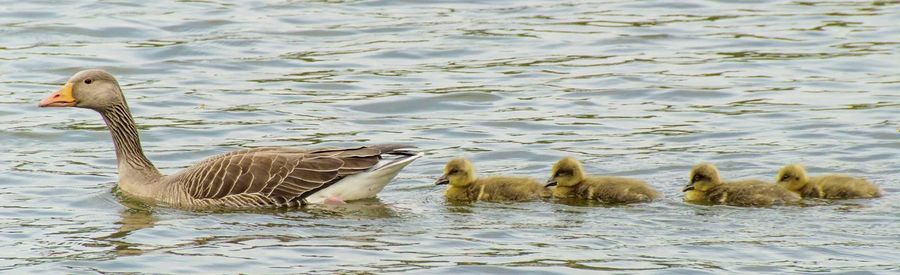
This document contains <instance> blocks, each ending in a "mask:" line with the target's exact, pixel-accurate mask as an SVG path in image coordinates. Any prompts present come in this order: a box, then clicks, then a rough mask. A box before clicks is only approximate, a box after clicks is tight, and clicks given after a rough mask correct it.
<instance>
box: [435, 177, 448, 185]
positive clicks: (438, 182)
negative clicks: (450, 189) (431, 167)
mask: <svg viewBox="0 0 900 275" xmlns="http://www.w3.org/2000/svg"><path fill="white" fill-rule="evenodd" d="M449 183H450V180H449V179H447V175H443V176H441V178H439V179H437V180H436V181H434V185H444V184H449Z"/></svg>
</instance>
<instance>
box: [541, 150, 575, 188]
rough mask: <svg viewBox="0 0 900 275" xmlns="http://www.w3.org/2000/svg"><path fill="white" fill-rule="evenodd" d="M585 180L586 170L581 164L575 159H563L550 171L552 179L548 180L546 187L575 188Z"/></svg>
mask: <svg viewBox="0 0 900 275" xmlns="http://www.w3.org/2000/svg"><path fill="white" fill-rule="evenodd" d="M582 180H584V168H583V167H581V162H580V161H578V160H577V159H575V158H573V157H563V158H562V159H560V160H559V161H557V162H556V164H554V165H553V168H552V169H551V170H550V178H549V179H547V185H546V187H550V186H561V187H570V186H575V185H577V184H578V183H580V182H581V181H582Z"/></svg>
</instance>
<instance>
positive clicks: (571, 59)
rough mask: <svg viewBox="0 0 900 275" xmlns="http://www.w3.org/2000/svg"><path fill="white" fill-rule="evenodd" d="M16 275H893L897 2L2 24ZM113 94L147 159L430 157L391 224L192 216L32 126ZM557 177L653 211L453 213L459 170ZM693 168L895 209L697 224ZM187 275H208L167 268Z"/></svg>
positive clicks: (22, 18)
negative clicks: (688, 193)
mask: <svg viewBox="0 0 900 275" xmlns="http://www.w3.org/2000/svg"><path fill="white" fill-rule="evenodd" d="M0 7H2V8H0V36H2V37H3V38H4V39H0V60H2V62H0V95H2V96H0V119H2V121H3V123H4V127H0V168H5V169H3V170H2V171H0V219H2V221H3V222H2V223H0V236H2V237H0V246H2V247H4V248H6V249H4V250H0V270H2V271H7V272H13V273H89V272H91V273H93V272H104V273H105V272H129V273H130V272H154V273H157V272H158V273H237V272H240V273H327V274H332V273H366V272H410V273H423V272H429V273H461V272H470V273H512V272H545V273H577V272H583V271H601V272H603V271H606V272H624V273H630V272H654V273H667V274H669V273H697V272H714V273H722V272H727V273H761V272H767V273H785V272H855V271H872V272H889V271H896V269H897V266H896V259H898V258H900V254H898V252H897V251H896V247H898V246H900V241H898V240H900V233H898V232H900V216H897V214H896V213H897V212H898V210H900V209H898V208H900V204H898V203H897V201H900V200H898V195H897V194H900V182H898V180H897V175H898V174H900V161H898V160H900V139H898V134H900V124H898V121H897V114H898V111H900V94H898V93H897V90H898V89H900V77H898V74H897V73H896V69H897V68H898V67H900V58H898V55H900V53H898V51H900V48H898V47H897V46H898V45H900V41H898V40H897V39H896V37H900V29H898V27H897V24H896V22H900V10H898V9H900V3H898V2H896V1H874V2H873V1H855V2H846V1H844V2H817V1H801V2H796V1H794V2H791V1H769V2H766V3H764V4H760V3H744V2H735V1H724V2H723V1H710V2H686V3H681V2H671V1H668V2H667V1H644V2H634V1H620V2H608V1H607V2H596V1H595V2H560V1H524V2H523V1H501V2H497V1H468V2H465V3H462V2H458V3H424V2H410V1H390V0H387V1H324V2H319V1H306V2H294V1H287V2H278V1H276V2H272V1H269V2H265V3H262V2H260V3H218V2H214V1H179V2H171V3H170V2H160V3H155V2H147V3H126V2H122V3H113V2H90V1H71V2H64V3H53V4H52V5H51V4H49V3H46V2H34V1H17V2H9V3H2V4H0ZM93 67H101V68H105V69H108V70H110V71H111V72H113V73H114V74H115V75H116V76H118V77H119V81H120V83H121V84H122V87H123V89H124V90H125V93H126V96H127V98H128V100H129V105H130V106H131V108H132V111H133V112H134V116H135V119H136V121H137V122H138V124H139V125H140V130H141V131H142V132H141V140H142V141H143V142H144V148H145V151H146V152H147V153H148V155H149V157H150V159H152V160H154V161H155V162H156V165H157V166H158V167H161V169H163V170H164V171H165V172H169V173H171V172H174V171H177V170H178V169H181V168H183V167H186V166H188V165H190V164H191V163H194V162H196V161H198V160H200V159H203V158H204V157H207V156H210V155H213V154H217V153H221V152H225V151H228V150H234V149H239V148H247V147H260V146H296V147H302V146H313V145H316V146H319V145H321V146H343V145H355V144H359V143H377V142H404V143H412V144H415V145H417V146H419V147H421V148H423V149H425V150H426V153H427V156H426V157H424V158H422V159H419V160H417V161H416V162H415V163H413V164H411V165H410V166H409V167H408V168H407V169H406V170H405V171H404V172H403V173H402V174H401V175H400V176H399V177H398V179H397V180H396V182H395V183H393V184H391V185H389V186H388V187H387V188H386V189H385V191H384V192H382V193H381V194H380V195H379V198H378V199H376V200H367V201H360V202H353V203H350V204H346V205H339V206H313V207H309V208H307V209H301V210H288V209H282V210H265V211H228V212H223V211H218V212H217V211H209V212H190V211H182V210H177V209H168V208H160V207H154V206H151V205H143V204H140V203H137V202H133V201H130V200H129V199H128V198H126V197H123V196H118V195H116V192H115V191H113V192H110V190H111V188H112V186H113V185H114V182H115V181H116V174H115V171H116V163H115V160H114V153H113V151H112V144H111V142H110V140H109V133H108V132H107V131H106V129H105V127H104V125H103V123H102V121H101V120H100V117H99V116H98V115H97V114H95V113H93V112H91V111H88V110H79V109H38V108H36V107H35V105H36V103H37V101H38V100H39V99H40V98H42V97H43V96H45V95H46V94H48V93H49V92H51V91H55V90H56V89H58V88H59V86H60V85H61V84H62V82H64V81H65V80H66V79H67V78H68V77H69V76H71V74H72V73H74V72H76V71H79V70H81V69H84V68H93ZM562 155H572V156H575V157H577V158H579V159H582V160H583V161H584V163H585V165H586V168H587V170H588V171H589V172H591V173H597V174H610V175H621V176H631V177H636V178H640V179H643V180H645V181H647V182H649V183H651V184H652V185H654V186H655V187H657V189H659V190H661V191H662V192H663V194H664V198H663V199H661V200H659V201H656V202H653V203H647V204H637V205H624V206H623V205H606V204H601V203H592V202H570V201H536V202H528V203H515V204H511V203H485V202H477V203H465V204H459V203H450V202H446V201H444V200H443V197H442V195H443V191H444V188H443V187H440V186H433V185H431V183H432V182H433V181H434V179H435V178H436V177H437V176H439V174H440V170H441V168H442V167H443V165H444V164H445V163H446V161H447V159H449V158H451V157H455V156H466V157H469V158H470V159H472V160H473V161H474V162H476V163H477V164H478V166H479V169H480V171H479V173H480V174H485V175H487V174H492V173H509V174H521V175H529V176H533V177H538V178H545V177H546V176H547V173H548V170H549V167H550V165H551V164H552V163H554V162H555V161H556V160H558V159H559V157H560V156H562ZM699 161H709V162H714V163H716V164H718V166H719V167H720V168H721V169H722V174H723V177H726V178H745V177H746V178H760V179H772V178H773V177H774V176H775V172H776V170H777V168H779V167H781V166H782V165H783V164H785V163H787V162H801V163H804V164H806V166H807V167H808V168H809V170H810V172H811V173H813V174H818V173H826V172H834V171H838V172H845V173H852V174H857V175H861V176H865V177H867V178H869V179H870V180H871V181H873V182H875V183H876V184H879V185H881V186H882V187H883V188H884V190H885V191H886V194H887V195H886V197H885V198H882V199H878V200H851V201H819V200H810V201H806V202H804V204H803V205H801V206H776V207H769V208H753V209H747V208H738V207H730V206H714V207H713V206H704V205H694V204H686V203H683V202H682V201H681V192H680V188H681V187H682V186H684V184H685V182H686V181H687V179H686V177H687V173H688V170H689V169H690V167H691V166H692V165H693V164H695V163H697V162H699ZM171 263H191V264H189V265H188V264H171Z"/></svg>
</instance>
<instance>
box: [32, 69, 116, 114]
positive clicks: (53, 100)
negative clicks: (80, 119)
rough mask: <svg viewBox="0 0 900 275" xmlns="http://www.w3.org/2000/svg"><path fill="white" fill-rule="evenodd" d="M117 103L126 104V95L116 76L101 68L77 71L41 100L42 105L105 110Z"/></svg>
mask: <svg viewBox="0 0 900 275" xmlns="http://www.w3.org/2000/svg"><path fill="white" fill-rule="evenodd" d="M116 105H125V96H124V95H122V90H121V89H120V88H119V82H118V81H116V78H115V77H113V76H112V75H111V74H109V73H107V72H106V71H103V70H99V69H92V70H84V71H80V72H78V73H76V74H75V75H73V76H72V77H71V78H69V81H66V84H65V85H63V86H62V88H60V89H59V91H56V92H55V93H52V94H50V96H48V97H47V98H44V99H43V100H41V103H40V104H38V106H40V107H79V108H88V109H93V110H96V111H99V112H102V111H105V110H106V109H108V108H111V107H113V106H116Z"/></svg>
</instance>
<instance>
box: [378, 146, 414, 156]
mask: <svg viewBox="0 0 900 275" xmlns="http://www.w3.org/2000/svg"><path fill="white" fill-rule="evenodd" d="M366 147H369V148H373V149H378V150H379V151H381V153H382V154H390V155H406V156H413V155H416V154H418V153H419V150H418V149H419V147H416V146H415V145H411V144H402V143H387V144H375V145H371V146H366Z"/></svg>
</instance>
